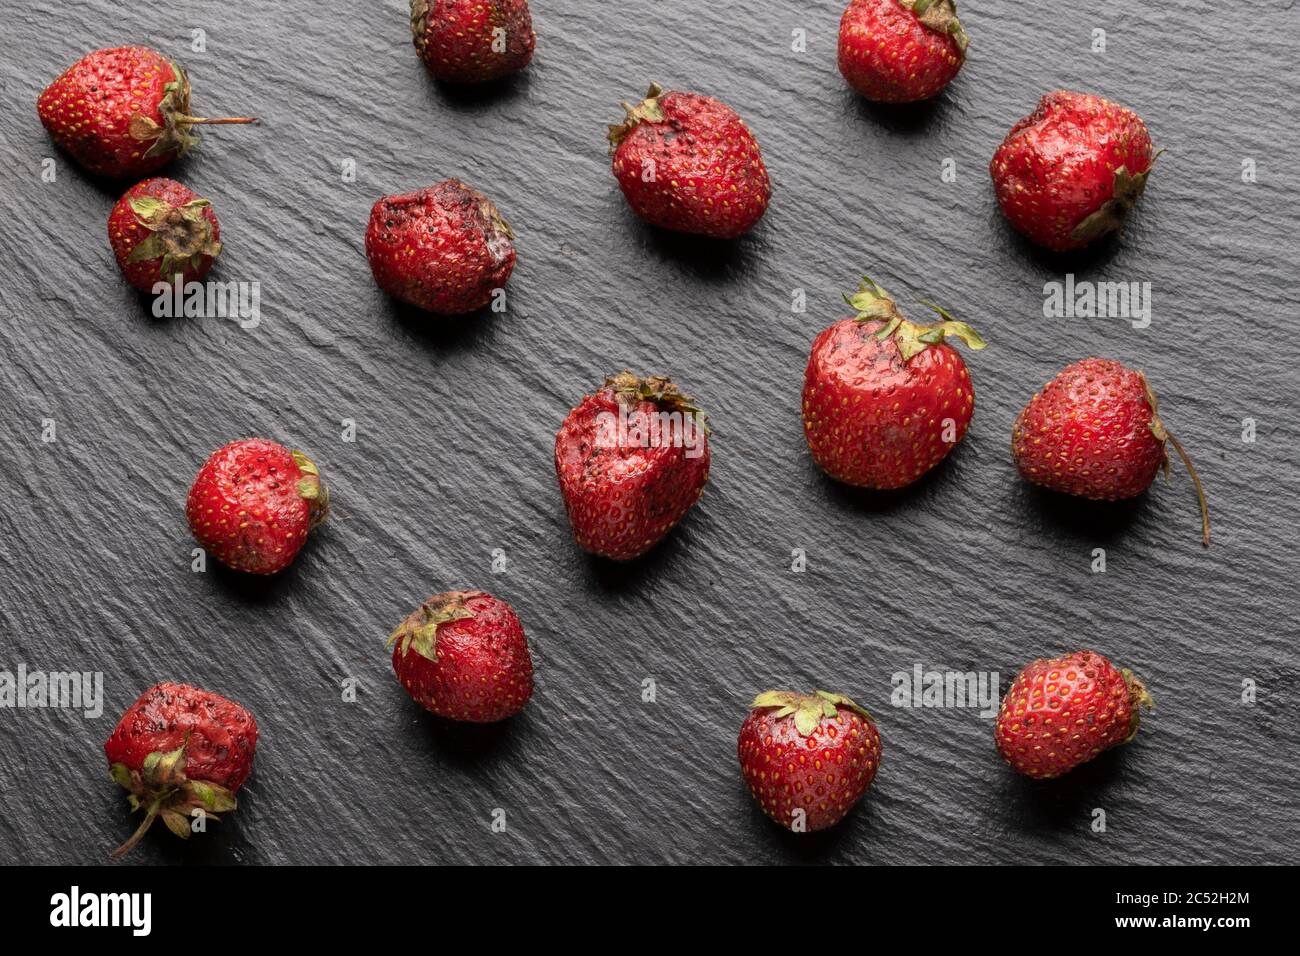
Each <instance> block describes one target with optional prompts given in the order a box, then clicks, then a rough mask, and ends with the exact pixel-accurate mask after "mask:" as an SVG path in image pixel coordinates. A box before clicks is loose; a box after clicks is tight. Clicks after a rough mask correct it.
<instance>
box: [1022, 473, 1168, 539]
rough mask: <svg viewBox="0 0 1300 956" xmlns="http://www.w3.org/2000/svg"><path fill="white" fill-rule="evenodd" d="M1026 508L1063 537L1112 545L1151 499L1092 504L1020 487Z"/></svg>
mask: <svg viewBox="0 0 1300 956" xmlns="http://www.w3.org/2000/svg"><path fill="white" fill-rule="evenodd" d="M1017 490H1018V492H1019V495H1020V498H1021V500H1022V502H1023V505H1024V507H1026V508H1028V509H1029V510H1030V511H1032V512H1033V513H1034V515H1036V516H1037V518H1038V519H1040V520H1039V523H1042V524H1048V525H1051V526H1052V527H1053V529H1054V530H1056V531H1057V532H1060V533H1064V534H1068V535H1069V536H1070V537H1072V538H1075V539H1077V540H1081V541H1085V542H1109V541H1113V540H1115V539H1117V538H1120V537H1122V536H1123V535H1124V534H1125V533H1126V532H1127V531H1128V530H1129V527H1130V526H1131V525H1132V524H1133V522H1134V521H1136V520H1137V519H1138V518H1139V516H1140V515H1141V514H1142V512H1143V511H1144V510H1145V509H1146V508H1147V500H1148V499H1147V496H1146V495H1139V496H1138V497H1136V498H1126V499H1124V500H1123V501H1092V500H1090V499H1088V498H1079V497H1077V496H1075V495H1067V494H1063V493H1061V492H1059V491H1050V490H1048V489H1047V488H1041V487H1039V486H1038V485H1030V484H1028V483H1027V482H1019V483H1018V485H1017Z"/></svg>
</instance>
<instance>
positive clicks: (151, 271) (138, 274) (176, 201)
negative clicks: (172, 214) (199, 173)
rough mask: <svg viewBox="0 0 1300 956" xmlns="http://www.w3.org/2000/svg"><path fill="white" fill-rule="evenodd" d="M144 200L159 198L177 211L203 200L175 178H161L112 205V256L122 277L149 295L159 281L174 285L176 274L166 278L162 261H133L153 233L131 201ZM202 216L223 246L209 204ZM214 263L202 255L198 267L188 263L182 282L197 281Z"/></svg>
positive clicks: (134, 189) (145, 183)
mask: <svg viewBox="0 0 1300 956" xmlns="http://www.w3.org/2000/svg"><path fill="white" fill-rule="evenodd" d="M143 197H150V198H153V199H160V200H162V201H163V202H165V203H167V204H168V205H169V206H172V207H173V208H175V209H179V208H180V207H182V206H184V205H185V204H186V203H190V202H193V201H194V200H196V199H200V198H201V197H200V196H199V194H198V193H196V192H194V191H193V190H192V189H189V188H188V187H186V186H183V185H181V184H180V183H178V182H176V180H174V179H165V178H161V177H159V178H155V179H146V180H145V181H144V182H141V183H137V184H136V185H134V186H132V187H131V188H130V189H129V190H127V191H126V193H125V194H124V195H123V196H122V198H121V199H119V200H118V201H117V204H116V205H114V206H113V211H112V212H111V213H110V214H109V217H108V241H109V243H110V244H111V245H112V246H113V255H114V256H115V257H116V258H117V265H118V268H120V269H121V270H122V275H124V276H125V277H126V281H127V282H129V283H131V285H133V286H135V288H137V289H139V290H141V291H142V292H150V291H152V289H153V286H154V284H155V283H157V282H172V281H173V280H174V278H175V275H176V273H173V274H172V275H168V276H164V275H163V274H162V268H161V267H162V259H161V258H153V259H146V260H142V261H136V262H131V261H130V258H131V254H132V253H133V252H134V251H135V249H136V247H137V246H139V245H140V244H141V243H142V242H143V241H144V240H145V239H147V238H148V237H149V235H150V234H151V233H150V230H149V229H147V228H146V227H145V226H144V225H143V224H142V223H141V221H140V218H139V217H138V216H137V215H136V213H135V212H134V211H133V210H132V208H131V200H132V199H139V198H143ZM202 215H203V218H204V219H206V220H207V223H208V227H209V229H210V230H211V236H212V240H213V241H215V242H217V243H220V241H221V224H220V223H219V222H218V221H217V214H216V212H214V211H213V209H212V207H211V206H210V205H209V206H207V207H205V208H204V209H203V212H202ZM212 262H213V257H212V256H210V255H201V256H200V257H199V263H198V266H197V267H195V266H193V265H192V264H191V263H189V262H188V261H187V262H186V265H185V267H184V268H183V269H182V270H181V272H180V273H179V274H180V276H181V281H182V283H184V282H197V281H198V280H200V279H202V278H203V277H204V276H205V275H207V274H208V271H209V270H210V269H211V268H212Z"/></svg>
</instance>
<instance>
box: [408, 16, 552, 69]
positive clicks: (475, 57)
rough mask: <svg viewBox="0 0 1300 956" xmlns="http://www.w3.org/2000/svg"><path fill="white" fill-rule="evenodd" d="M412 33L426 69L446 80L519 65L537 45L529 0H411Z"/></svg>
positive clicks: (526, 63) (523, 63) (522, 66)
mask: <svg viewBox="0 0 1300 956" xmlns="http://www.w3.org/2000/svg"><path fill="white" fill-rule="evenodd" d="M411 36H412V37H413V38H414V40H415V49H416V51H417V52H418V53H419V54H420V59H422V60H423V61H424V63H425V66H427V67H428V68H429V72H430V73H432V74H433V75H434V76H436V77H437V78H438V79H440V80H446V81H447V82H449V83H481V82H483V81H484V80H495V79H499V78H500V77H503V76H506V75H508V74H510V73H514V72H515V71H516V70H522V69H523V68H524V67H526V66H527V65H528V64H529V62H531V60H532V59H533V47H534V46H535V45H536V44H537V35H536V34H535V33H533V16H532V14H531V13H530V12H529V10H528V0H411Z"/></svg>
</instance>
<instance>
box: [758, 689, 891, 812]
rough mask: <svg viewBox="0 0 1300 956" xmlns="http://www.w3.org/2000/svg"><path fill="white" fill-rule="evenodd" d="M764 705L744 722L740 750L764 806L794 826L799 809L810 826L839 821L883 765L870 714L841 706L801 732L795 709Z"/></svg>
mask: <svg viewBox="0 0 1300 956" xmlns="http://www.w3.org/2000/svg"><path fill="white" fill-rule="evenodd" d="M777 713H779V709H778V708H775V707H760V708H755V709H753V710H751V711H750V712H749V715H748V716H747V717H746V718H745V721H744V723H743V724H741V726H740V737H739V739H738V741H737V743H736V756H737V759H738V760H739V761H740V771H741V774H742V775H743V776H744V778H745V783H747V784H748V785H749V789H750V792H751V793H752V794H753V795H754V799H755V800H757V801H758V803H759V806H760V807H762V809H763V812H764V813H765V814H767V816H768V817H770V818H771V819H772V820H773V821H775V822H776V823H778V824H779V825H781V826H783V827H785V828H786V829H793V825H794V821H795V814H794V811H795V810H796V809H802V810H803V811H804V813H805V814H806V818H805V820H804V826H805V828H806V830H807V832H813V831H816V830H824V829H826V828H827V827H831V826H834V825H835V824H837V823H839V822H840V821H841V820H842V819H844V817H845V816H846V815H847V814H848V812H849V811H850V810H851V809H852V808H853V806H854V805H855V804H856V803H857V802H858V801H859V800H861V799H862V796H863V794H865V793H866V792H867V788H868V787H870V786H871V782H872V780H874V779H875V777H876V771H877V770H878V769H879V768H880V756H881V746H880V732H879V730H877V729H876V724H875V722H874V721H873V720H871V719H870V718H868V717H864V716H862V715H861V714H859V713H857V712H855V711H853V710H850V709H847V708H842V707H841V708H838V709H837V712H836V715H835V716H834V717H825V716H823V717H821V719H820V720H819V722H818V724H817V726H816V729H815V730H813V732H812V733H810V734H808V735H806V736H805V735H803V734H801V733H800V732H799V730H798V729H797V727H796V726H795V717H794V715H793V714H787V715H786V716H784V717H777V716H776V714H777Z"/></svg>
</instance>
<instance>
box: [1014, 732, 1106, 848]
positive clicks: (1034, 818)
mask: <svg viewBox="0 0 1300 956" xmlns="http://www.w3.org/2000/svg"><path fill="white" fill-rule="evenodd" d="M1129 749H1130V748H1128V747H1115V748H1112V749H1111V750H1107V751H1105V752H1104V753H1102V754H1100V755H1099V756H1097V757H1096V758H1095V759H1093V760H1090V761H1088V762H1087V763H1085V764H1083V765H1082V766H1081V767H1077V768H1076V769H1074V770H1071V771H1070V772H1069V773H1067V774H1064V775H1062V776H1060V777H1055V778H1053V779H1051V780H1033V779H1031V778H1029V777H1026V776H1023V775H1021V774H1018V773H1016V772H1015V771H1014V770H1012V769H1011V768H1010V767H1003V768H1001V770H1002V771H1003V772H1004V778H1003V780H1002V781H1001V783H1002V791H1003V795H1004V799H1001V800H997V801H994V803H995V804H996V805H997V806H1000V807H1003V808H1005V810H1004V812H1005V813H1006V814H1007V816H1008V817H1009V818H1010V825H1011V827H1012V828H1014V829H1016V830H1021V831H1030V832H1040V831H1047V832H1052V833H1056V832H1064V831H1080V830H1084V829H1086V828H1087V827H1089V826H1091V824H1092V812H1093V810H1094V809H1095V808H1098V807H1101V808H1103V809H1106V808H1108V807H1112V806H1114V805H1115V803H1116V794H1115V786H1114V785H1115V783H1116V778H1117V777H1118V776H1120V775H1121V774H1122V769H1123V764H1122V761H1124V760H1125V759H1127V758H1126V752H1127V751H1129ZM1058 862H1068V861H1066V860H1061V861H1058Z"/></svg>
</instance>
